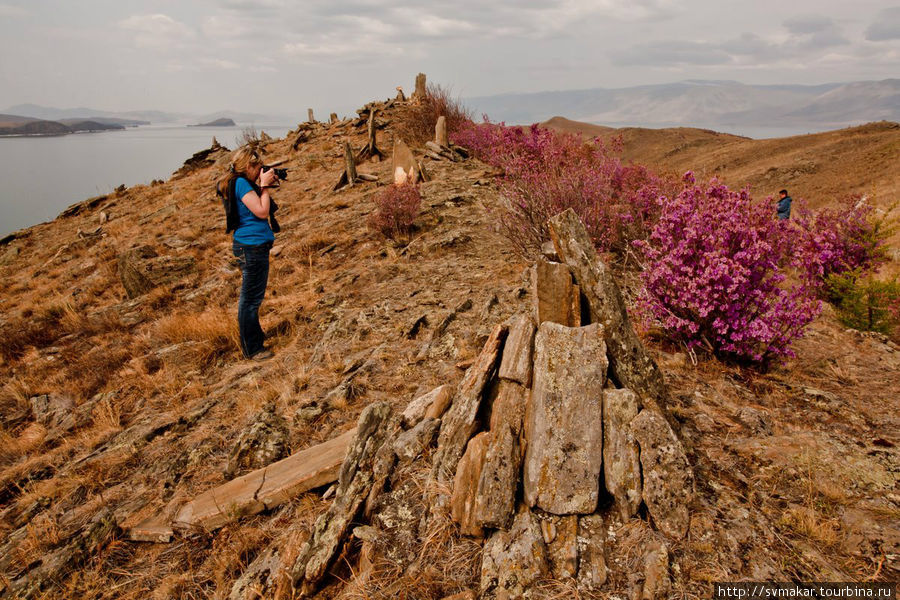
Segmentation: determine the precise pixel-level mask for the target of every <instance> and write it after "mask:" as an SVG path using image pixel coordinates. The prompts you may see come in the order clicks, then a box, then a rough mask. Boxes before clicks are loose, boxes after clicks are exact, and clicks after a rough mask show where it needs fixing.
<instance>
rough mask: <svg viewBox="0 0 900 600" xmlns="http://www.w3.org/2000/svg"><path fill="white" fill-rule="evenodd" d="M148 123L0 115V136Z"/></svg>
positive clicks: (88, 129) (99, 128)
mask: <svg viewBox="0 0 900 600" xmlns="http://www.w3.org/2000/svg"><path fill="white" fill-rule="evenodd" d="M148 124H149V122H148V121H138V120H128V119H113V118H108V117H90V118H73V119H60V120H58V121H50V120H46V119H36V118H32V117H22V116H19V115H6V114H0V136H49V135H67V134H70V133H84V132H92V131H114V130H121V129H125V127H136V126H137V125H148Z"/></svg>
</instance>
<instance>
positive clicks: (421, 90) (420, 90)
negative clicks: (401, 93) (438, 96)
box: [413, 73, 428, 102]
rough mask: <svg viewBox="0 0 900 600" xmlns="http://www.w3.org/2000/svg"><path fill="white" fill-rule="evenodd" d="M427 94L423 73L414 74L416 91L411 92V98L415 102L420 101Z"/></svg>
mask: <svg viewBox="0 0 900 600" xmlns="http://www.w3.org/2000/svg"><path fill="white" fill-rule="evenodd" d="M427 95H428V91H427V90H426V88H425V73H419V74H418V75H416V92H415V93H414V94H413V98H414V99H415V101H416V102H422V101H424V100H425V97H426V96H427Z"/></svg>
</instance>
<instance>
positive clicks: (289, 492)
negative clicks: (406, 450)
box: [173, 428, 356, 529]
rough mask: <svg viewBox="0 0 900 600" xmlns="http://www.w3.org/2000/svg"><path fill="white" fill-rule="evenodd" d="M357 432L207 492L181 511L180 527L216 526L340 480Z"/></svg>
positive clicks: (348, 432) (298, 453)
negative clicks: (339, 474) (343, 464)
mask: <svg viewBox="0 0 900 600" xmlns="http://www.w3.org/2000/svg"><path fill="white" fill-rule="evenodd" d="M355 435H356V428H353V429H351V430H350V431H347V432H346V433H343V434H341V435H340V436H338V437H336V438H334V439H332V440H328V441H327V442H325V443H322V444H319V445H318V446H313V447H312V448H307V449H306V450H301V451H300V452H297V453H296V454H292V455H291V456H289V457H287V458H285V459H283V460H280V461H278V462H275V463H272V464H271V465H269V466H267V467H264V468H262V469H258V470H256V471H253V472H252V473H247V474H246V475H242V476H241V477H238V478H236V479H232V480H231V481H229V482H228V483H225V484H222V485H220V486H219V487H216V488H213V489H211V490H208V491H206V492H203V493H202V494H200V495H199V496H197V497H196V498H194V499H193V500H192V501H191V502H188V503H187V504H186V505H184V506H183V507H182V508H181V510H180V511H178V514H177V515H176V516H175V519H174V520H173V525H174V526H175V527H176V528H188V527H201V528H204V529H216V528H218V527H221V526H223V525H225V524H226V523H229V522H231V521H234V520H235V519H237V518H239V517H242V516H247V515H255V514H257V513H259V512H262V511H263V510H266V509H271V508H273V507H275V506H278V505H279V504H283V503H284V502H287V501H288V500H290V499H292V498H295V497H297V496H298V495H300V494H302V493H303V492H306V491H308V490H311V489H313V488H317V487H320V486H323V485H326V484H328V483H331V482H333V481H336V480H337V478H338V472H339V471H340V468H341V463H343V462H344V456H345V455H346V454H347V448H348V447H349V446H350V444H351V443H352V442H353V438H354V436H355Z"/></svg>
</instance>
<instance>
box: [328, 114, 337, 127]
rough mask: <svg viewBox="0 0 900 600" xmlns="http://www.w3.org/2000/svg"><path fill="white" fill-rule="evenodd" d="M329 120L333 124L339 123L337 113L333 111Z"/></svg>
mask: <svg viewBox="0 0 900 600" xmlns="http://www.w3.org/2000/svg"><path fill="white" fill-rule="evenodd" d="M328 120H329V121H330V122H331V124H332V125H334V124H335V123H337V121H338V117H337V113H331V116H330V117H329V118H328Z"/></svg>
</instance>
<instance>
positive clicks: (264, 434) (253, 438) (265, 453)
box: [224, 402, 290, 477]
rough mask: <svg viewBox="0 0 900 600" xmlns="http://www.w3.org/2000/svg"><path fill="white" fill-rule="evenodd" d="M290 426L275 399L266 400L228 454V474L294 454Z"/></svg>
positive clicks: (258, 466) (231, 474)
mask: <svg viewBox="0 0 900 600" xmlns="http://www.w3.org/2000/svg"><path fill="white" fill-rule="evenodd" d="M289 441H290V438H289V435H288V427H287V423H286V422H285V420H284V419H283V418H282V417H281V415H279V414H278V413H277V408H276V406H275V403H274V402H268V403H266V404H265V405H264V406H263V408H262V410H261V411H260V412H259V413H257V415H256V416H255V417H254V418H253V422H252V424H251V425H250V426H249V427H248V428H247V429H245V430H244V432H243V433H242V434H241V436H240V437H239V438H238V441H237V443H236V444H235V446H234V448H233V449H232V451H231V454H230V455H229V457H228V465H227V466H226V467H225V472H224V473H225V476H226V477H232V476H234V475H235V474H237V473H238V472H239V471H241V470H244V469H246V470H252V469H259V468H262V467H265V466H266V465H270V464H272V463H273V462H275V461H277V460H280V459H282V458H284V457H285V456H287V455H288V454H290V446H289Z"/></svg>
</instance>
